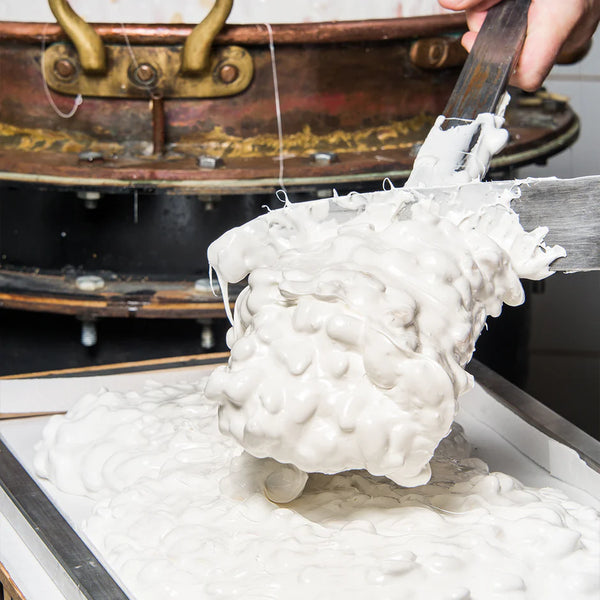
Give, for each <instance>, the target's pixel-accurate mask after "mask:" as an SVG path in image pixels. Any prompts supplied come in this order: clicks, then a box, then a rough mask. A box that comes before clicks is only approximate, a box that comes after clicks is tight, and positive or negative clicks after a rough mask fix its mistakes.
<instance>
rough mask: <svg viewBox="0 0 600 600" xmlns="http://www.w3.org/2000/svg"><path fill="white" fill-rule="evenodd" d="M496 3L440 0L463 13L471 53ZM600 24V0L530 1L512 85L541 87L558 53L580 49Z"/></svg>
mask: <svg viewBox="0 0 600 600" xmlns="http://www.w3.org/2000/svg"><path fill="white" fill-rule="evenodd" d="M498 1H499V0H439V3H440V4H441V5H442V6H443V7H444V8H449V9H451V10H466V11H467V23H468V25H469V31H468V32H467V33H465V35H464V36H463V39H462V43H463V46H464V47H465V48H466V49H467V50H470V49H471V47H472V46H473V42H474V41H475V38H476V37H477V32H478V31H479V29H480V28H481V25H482V23H483V21H484V19H485V16H486V12H487V9H488V8H489V7H490V6H493V5H494V4H497V3H498ZM598 21H600V0H532V2H531V7H530V9H529V16H528V27H527V37H526V39H525V44H524V46H523V52H522V53H521V58H520V60H519V64H518V65H517V69H516V71H515V73H514V75H513V77H512V78H511V84H513V85H516V86H518V87H520V88H522V89H524V90H527V91H534V90H536V89H537V88H538V87H540V85H542V83H543V81H544V79H545V78H546V76H547V75H548V73H549V72H550V69H551V68H552V65H553V64H554V62H555V61H556V57H557V56H558V53H559V52H560V51H563V50H564V51H567V52H573V53H574V52H576V51H577V50H579V49H581V48H583V47H584V46H585V45H586V44H587V43H588V41H589V40H590V38H591V37H592V35H593V34H594V31H595V30H596V27H597V25H598Z"/></svg>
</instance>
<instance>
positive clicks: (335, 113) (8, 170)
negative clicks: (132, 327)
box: [0, 16, 577, 193]
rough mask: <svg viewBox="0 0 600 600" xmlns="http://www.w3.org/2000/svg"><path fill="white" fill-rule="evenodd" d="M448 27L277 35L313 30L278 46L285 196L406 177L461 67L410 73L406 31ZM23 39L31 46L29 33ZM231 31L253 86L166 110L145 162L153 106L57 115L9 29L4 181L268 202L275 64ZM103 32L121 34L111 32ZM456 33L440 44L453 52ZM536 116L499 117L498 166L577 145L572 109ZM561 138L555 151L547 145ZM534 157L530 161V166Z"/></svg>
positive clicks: (377, 26) (383, 26)
mask: <svg viewBox="0 0 600 600" xmlns="http://www.w3.org/2000/svg"><path fill="white" fill-rule="evenodd" d="M451 17H452V18H449V19H448V20H444V19H441V20H440V18H439V17H431V18H430V17H423V18H420V19H398V20H394V21H395V22H394V23H389V22H387V21H386V22H382V23H380V22H375V23H369V26H370V29H369V28H367V27H366V25H365V24H363V23H350V24H347V23H344V24H322V25H321V27H322V28H323V31H321V30H320V29H319V26H317V25H314V24H311V25H310V26H308V25H293V26H292V25H290V26H273V32H274V37H275V39H276V40H277V39H278V36H279V37H280V38H281V39H283V40H285V39H287V38H286V35H287V34H290V35H291V33H290V32H294V35H295V37H294V38H293V39H295V40H300V39H302V35H304V39H306V37H307V36H308V32H312V39H314V40H315V43H310V44H307V43H300V42H299V41H296V42H295V43H288V42H285V41H281V42H277V41H276V46H275V47H276V60H277V71H278V77H279V93H280V100H281V111H282V124H283V135H284V137H283V152H284V178H285V181H286V185H290V186H300V187H303V188H306V187H309V186H314V185H332V184H335V183H337V182H348V183H352V182H354V181H373V182H376V181H378V180H381V178H382V177H385V176H390V177H394V178H404V177H406V175H407V174H408V172H409V170H410V167H411V165H412V162H413V160H414V155H415V153H416V150H417V149H418V146H419V144H420V143H421V141H422V140H423V138H424V136H425V135H426V133H427V131H428V130H429V127H430V125H431V123H432V122H433V118H434V116H435V115H437V114H439V113H440V112H441V111H442V109H443V107H444V105H445V102H446V99H447V98H448V96H449V95H450V92H451V90H452V87H453V85H454V83H455V81H456V78H457V76H458V72H459V67H458V66H457V67H450V68H444V69H438V70H433V71H432V70H430V69H425V68H422V67H419V66H417V65H415V64H414V62H413V60H411V57H410V51H411V47H413V44H414V42H415V37H414V36H416V35H418V34H417V31H416V26H417V25H418V26H419V27H421V28H422V29H423V30H424V31H426V32H428V34H431V33H433V31H432V29H433V26H434V25H435V26H436V27H437V28H438V29H437V32H436V37H440V35H441V34H440V30H441V31H442V32H444V31H448V30H451V29H453V28H454V29H457V28H458V29H459V30H460V29H461V28H462V27H464V22H463V21H462V20H460V19H457V18H456V17H455V16H451ZM406 21H409V22H410V23H409V24H407V23H406ZM393 25H394V26H395V29H394V28H393V27H392V26H393ZM408 25H410V27H408ZM27 27H28V30H29V33H30V34H32V29H35V28H34V27H33V26H32V25H28V26H27ZM240 27H242V29H244V30H245V31H246V32H247V33H248V37H249V39H253V40H254V42H253V44H254V45H251V44H248V45H247V47H246V49H247V51H248V52H249V53H250V54H251V56H252V60H253V63H254V66H255V75H254V79H253V81H252V83H251V85H250V86H249V87H248V89H247V90H246V91H245V92H244V93H242V94H239V95H237V96H234V97H231V98H214V99H203V100H189V99H188V100H186V99H180V100H169V99H166V100H165V101H164V114H165V120H164V143H165V146H164V150H165V152H164V154H163V153H160V152H159V153H156V152H154V153H153V142H156V137H155V132H154V128H153V119H152V109H151V105H150V102H149V99H147V100H145V99H139V100H133V99H98V98H88V97H86V98H84V100H83V104H82V105H81V106H80V107H79V109H78V110H77V112H76V114H75V116H74V117H73V118H71V119H63V118H60V117H59V116H58V115H56V114H55V112H54V110H53V109H52V107H51V106H50V105H49V103H48V100H47V98H46V96H45V93H44V89H43V81H42V77H41V71H40V64H39V63H40V54H41V46H36V45H35V44H32V43H31V42H32V38H31V37H29V38H26V39H25V37H24V36H23V35H17V34H18V33H19V28H17V29H16V31H12V37H10V39H9V36H8V34H7V32H6V31H5V32H4V38H2V37H1V36H0V71H1V72H2V73H3V74H4V81H5V82H6V85H4V86H2V87H1V88H0V179H3V180H6V181H28V182H39V183H44V182H45V183H48V184H52V185H58V186H65V187H70V188H73V187H92V188H95V187H100V188H111V187H118V188H124V187H125V188H126V187H143V188H148V187H150V188H163V189H164V188H169V187H173V188H179V190H186V191H189V192H196V193H231V192H239V193H244V192H249V191H270V190H273V189H274V188H276V187H277V186H278V185H279V180H278V174H279V164H278V160H277V159H278V155H279V140H278V137H277V121H276V114H275V102H274V89H273V76H272V66H271V58H270V54H269V51H268V47H267V46H266V45H261V44H260V43H259V42H260V41H261V40H263V41H266V38H265V35H266V30H265V29H264V27H263V26H240ZM112 28H113V29H112V31H114V32H116V31H120V28H119V27H118V26H117V27H115V26H112ZM49 29H50V28H49ZM163 29H164V28H161V27H157V28H156V35H157V38H158V39H168V37H167V38H165V34H164V31H163ZM166 29H167V30H168V31H170V32H171V33H172V32H173V31H174V30H176V31H179V32H181V31H184V32H188V30H189V28H188V29H186V28H182V27H175V28H174V27H172V26H169V27H167V28H166ZM234 29H235V28H234ZM38 30H39V27H38ZM1 31H2V24H0V32H1ZM236 31H239V28H238V29H236ZM367 31H370V32H371V35H375V36H377V35H379V36H381V37H380V38H376V39H375V40H371V41H368V42H367V41H359V42H346V43H344V44H341V43H329V42H327V43H326V42H323V37H324V38H326V39H330V38H332V37H334V38H335V36H341V34H342V32H345V33H347V34H349V35H350V37H351V38H352V36H353V35H356V34H357V32H359V33H360V35H361V36H364V35H366V32H367ZM228 32H229V29H228V30H227V31H225V32H224V33H223V34H222V36H224V39H229V38H231V36H230V35H229V33H230V32H229V33H228ZM257 32H259V33H260V36H258V35H257ZM285 32H287V33H286V35H284V33H285ZM333 33H335V36H333ZM459 33H460V31H457V33H456V34H455V35H454V37H451V38H449V39H450V40H456V39H457V38H456V36H457V35H458V34H459ZM226 34H227V35H226ZM301 34H302V35H301ZM321 34H323V35H321ZM392 34H394V35H392ZM144 35H145V34H144ZM169 35H170V34H169ZM236 35H237V34H236ZM444 35H445V34H444ZM161 36H162V37H161ZM403 36H404V37H403ZM406 36H409V37H406ZM309 37H310V36H309ZM388 38H389V39H388ZM392 38H393V39H392ZM35 39H36V38H35V37H34V41H35ZM140 39H145V38H144V36H143V35H141V36H138V37H137V38H135V37H132V40H131V41H132V44H134V45H133V51H134V52H135V50H136V46H135V43H136V42H137V41H139V40H140ZM180 39H183V36H182V37H181V38H180ZM220 39H222V38H219V37H218V38H217V42H219V40H220ZM36 43H37V44H39V43H40V42H39V41H38V42H36ZM54 98H55V101H56V103H57V104H58V105H59V107H60V108H61V109H62V110H64V111H68V110H69V109H70V107H71V106H72V103H73V99H72V98H71V97H62V96H60V95H58V94H54ZM537 111H538V109H537V108H532V110H531V111H530V112H529V113H528V114H527V115H522V116H523V118H521V116H518V117H514V116H512V114H511V112H510V110H509V115H508V126H509V129H511V128H512V127H515V128H517V129H518V130H519V132H518V133H519V135H518V136H517V135H513V140H512V142H511V144H510V145H509V147H508V148H507V150H506V151H505V154H504V157H503V158H502V160H503V161H504V164H506V162H507V161H508V162H510V157H511V156H513V157H514V161H513V162H514V164H519V163H523V162H527V160H529V161H531V160H539V158H540V156H541V157H543V156H545V155H548V154H552V153H554V152H556V151H558V150H560V149H561V148H563V147H565V145H566V144H568V143H569V142H570V141H572V139H573V138H574V136H575V135H576V130H577V125H576V118H575V116H574V115H573V113H572V111H570V109H568V108H566V109H564V110H561V111H555V112H554V113H553V114H552V115H549V114H546V113H544V115H543V116H544V118H543V119H538V118H537V116H536V113H537ZM528 121H531V123H532V124H531V126H529V125H528ZM155 122H156V119H155ZM567 132H571V133H570V135H567ZM558 139H560V143H555V142H556V140H558ZM535 148H537V149H539V154H538V155H533V154H534V152H533V151H534V149H535ZM90 151H91V152H96V153H99V154H101V155H102V158H103V160H102V161H94V162H93V163H90V162H89V161H82V160H80V157H79V154H80V153H81V152H90ZM315 152H332V153H335V154H336V155H337V156H338V158H339V160H338V161H337V162H332V163H330V164H328V165H319V164H316V163H315V162H314V161H313V160H312V158H311V156H312V155H313V154H314V153H315ZM524 153H525V154H524ZM159 154H160V156H159ZM203 156H208V157H212V158H214V159H218V160H219V163H220V165H221V166H220V167H218V168H215V169H206V168H198V160H199V158H200V157H203ZM524 157H527V159H526V160H525V159H524Z"/></svg>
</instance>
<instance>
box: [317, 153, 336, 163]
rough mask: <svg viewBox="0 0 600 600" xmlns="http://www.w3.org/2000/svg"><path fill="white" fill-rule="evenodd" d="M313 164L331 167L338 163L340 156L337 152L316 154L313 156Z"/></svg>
mask: <svg viewBox="0 0 600 600" xmlns="http://www.w3.org/2000/svg"><path fill="white" fill-rule="evenodd" d="M312 159H313V162H315V163H317V164H318V165H320V166H325V165H329V164H331V163H333V162H337V161H338V155H337V154H336V153H335V152H315V154H313V155H312Z"/></svg>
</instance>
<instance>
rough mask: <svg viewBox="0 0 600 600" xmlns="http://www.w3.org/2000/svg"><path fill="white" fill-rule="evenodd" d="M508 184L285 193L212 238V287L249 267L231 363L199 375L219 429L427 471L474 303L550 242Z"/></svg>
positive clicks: (360, 463) (304, 463)
mask: <svg viewBox="0 0 600 600" xmlns="http://www.w3.org/2000/svg"><path fill="white" fill-rule="evenodd" d="M442 133H443V134H446V135H448V134H450V135H454V133H453V132H442ZM518 193H519V192H518V186H515V189H514V190H512V189H510V188H507V187H506V186H494V185H491V184H486V185H481V184H476V183H472V184H467V185H464V186H461V187H460V188H458V187H453V188H451V189H449V190H445V191H440V190H438V191H436V192H432V191H431V190H422V189H420V188H416V187H415V188H412V189H407V188H404V189H391V190H387V191H383V192H377V193H370V194H364V195H359V194H353V195H350V196H347V197H339V198H333V199H330V200H323V201H316V202H310V203H301V204H289V203H288V204H287V205H286V206H285V207H284V208H281V209H278V210H275V211H271V212H269V213H267V214H265V215H263V216H260V217H258V218H257V219H254V220H253V221H250V222H249V223H246V224H245V225H243V226H241V227H238V228H236V229H232V230H230V231H228V232H227V233H225V234H224V235H223V236H222V237H221V238H219V239H218V240H216V241H215V242H214V243H213V244H212V245H211V246H210V248H209V251H208V255H209V261H210V263H211V265H212V266H213V267H214V269H215V271H216V272H217V275H218V278H219V282H220V284H221V288H222V289H223V290H224V291H225V293H226V291H227V284H228V283H231V282H239V281H241V280H242V279H243V278H244V277H246V276H248V287H246V288H245V289H244V291H243V292H242V293H241V294H240V295H239V297H238V299H237V302H236V306H235V314H234V317H233V327H232V328H231V330H230V331H229V333H228V335H227V343H228V345H229V346H230V348H231V357H230V360H229V363H228V365H227V366H224V367H221V368H218V369H217V370H216V371H215V372H214V373H213V374H212V375H211V377H210V380H209V383H208V386H207V390H206V393H207V395H208V396H209V397H210V398H214V399H216V400H217V401H218V402H219V404H220V409H219V423H220V427H221V430H222V431H223V432H224V433H226V434H229V435H231V436H232V437H233V438H235V439H236V440H237V441H238V442H239V443H240V444H241V445H242V446H243V447H244V448H245V449H246V450H247V451H248V452H249V453H250V454H252V455H253V456H256V457H272V458H274V459H276V460H277V461H279V462H281V463H291V464H293V465H295V466H296V467H298V468H299V469H301V470H304V471H308V472H323V473H337V472H341V471H345V470H348V469H361V468H365V469H367V470H368V471H369V472H370V473H372V474H374V475H386V476H388V477H390V478H391V479H393V480H394V481H395V482H396V483H399V484H401V485H404V486H415V485H421V484H423V483H426V482H427V481H428V479H429V476H430V468H429V460H430V458H431V456H432V455H433V452H434V450H435V448H436V446H437V444H438V443H439V441H440V440H441V439H442V438H443V437H444V436H445V435H447V433H448V432H449V430H450V426H451V424H452V421H453V418H454V414H455V409H456V399H457V397H458V396H459V395H460V394H461V393H463V392H464V391H465V390H467V389H468V388H469V387H470V386H471V384H472V381H471V378H470V376H469V375H468V374H467V373H466V371H465V370H464V369H463V367H464V366H465V365H466V363H467V362H468V361H469V360H470V358H471V355H472V353H473V350H474V346H475V340H476V339H477V337H478V336H479V333H480V331H481V329H482V327H483V325H484V323H485V319H486V316H488V315H491V316H498V315H499V314H500V312H501V307H502V304H503V303H507V304H510V305H517V304H520V303H521V302H522V301H523V299H524V296H523V289H522V287H521V284H520V282H519V278H520V277H529V278H533V279H539V278H541V277H545V276H547V275H548V274H550V271H549V270H548V265H549V264H550V263H551V262H552V261H553V260H554V259H555V258H556V257H558V256H563V255H564V250H563V249H561V248H558V247H554V248H552V249H546V248H544V247H543V241H542V240H543V236H544V234H545V233H546V230H545V229H542V228H540V229H538V230H536V231H534V232H531V233H526V232H525V231H524V230H523V229H522V227H521V226H520V224H519V221H518V217H517V215H516V214H515V213H514V212H513V211H512V210H511V209H510V200H511V199H512V198H513V197H515V196H517V195H518Z"/></svg>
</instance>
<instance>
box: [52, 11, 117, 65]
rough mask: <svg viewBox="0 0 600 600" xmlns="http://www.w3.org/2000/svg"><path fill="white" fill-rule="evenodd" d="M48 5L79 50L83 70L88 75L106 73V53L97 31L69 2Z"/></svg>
mask: <svg viewBox="0 0 600 600" xmlns="http://www.w3.org/2000/svg"><path fill="white" fill-rule="evenodd" d="M48 4H49V5H50V10H51V11H52V13H53V14H54V16H55V17H56V20H57V21H58V24H59V25H60V26H61V27H62V28H63V30H64V31H65V33H66V34H67V35H68V36H69V38H70V40H71V41H72V42H73V45H74V46H75V48H77V54H79V62H80V63H81V68H82V69H83V70H84V71H85V72H86V73H104V72H105V71H106V52H105V50H104V44H103V43H102V40H101V39H100V36H99V35H98V34H97V33H96V31H95V29H94V28H93V27H92V26H91V25H89V24H88V23H86V22H85V21H84V20H83V19H82V18H81V17H80V16H79V15H78V14H77V13H76V12H75V11H74V10H73V9H72V8H71V5H70V4H69V3H68V2H67V0H48Z"/></svg>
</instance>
